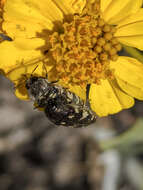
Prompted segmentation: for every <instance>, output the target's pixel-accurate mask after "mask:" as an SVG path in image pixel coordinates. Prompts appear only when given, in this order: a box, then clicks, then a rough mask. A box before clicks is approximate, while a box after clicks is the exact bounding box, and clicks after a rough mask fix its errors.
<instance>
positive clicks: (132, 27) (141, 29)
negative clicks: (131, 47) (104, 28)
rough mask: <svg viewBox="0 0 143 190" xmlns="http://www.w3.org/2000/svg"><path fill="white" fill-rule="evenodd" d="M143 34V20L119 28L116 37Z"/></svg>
mask: <svg viewBox="0 0 143 190" xmlns="http://www.w3.org/2000/svg"><path fill="white" fill-rule="evenodd" d="M139 35H143V20H142V21H139V22H135V23H131V24H127V25H124V26H121V27H119V28H117V32H116V34H115V36H116V37H121V36H125V37H128V36H139Z"/></svg>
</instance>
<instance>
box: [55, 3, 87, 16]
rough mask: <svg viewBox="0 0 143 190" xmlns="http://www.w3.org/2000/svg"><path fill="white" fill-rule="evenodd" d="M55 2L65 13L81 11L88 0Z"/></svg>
mask: <svg viewBox="0 0 143 190" xmlns="http://www.w3.org/2000/svg"><path fill="white" fill-rule="evenodd" d="M53 2H54V3H55V4H56V5H58V7H59V8H60V9H61V10H62V12H63V13H64V14H65V15H68V14H74V13H81V12H82V10H83V8H84V6H85V4H86V0H62V2H61V1H59V0H53Z"/></svg>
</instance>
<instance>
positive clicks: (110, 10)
mask: <svg viewBox="0 0 143 190" xmlns="http://www.w3.org/2000/svg"><path fill="white" fill-rule="evenodd" d="M102 1H105V4H107V2H106V0H102ZM102 1H101V2H102ZM102 4H104V3H103V2H102ZM102 4H101V5H102ZM141 5H142V0H136V1H133V0H124V1H123V0H116V1H114V0H112V1H111V2H110V3H109V2H108V6H106V9H103V10H104V12H103V17H104V19H105V20H106V21H107V22H108V23H109V24H118V22H119V21H121V20H123V19H124V18H126V17H127V16H129V15H130V14H132V13H134V12H136V11H138V9H139V8H140V7H141Z"/></svg>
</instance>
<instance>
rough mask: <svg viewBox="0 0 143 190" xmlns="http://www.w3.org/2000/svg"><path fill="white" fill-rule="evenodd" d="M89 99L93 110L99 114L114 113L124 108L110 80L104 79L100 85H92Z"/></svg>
mask: <svg viewBox="0 0 143 190" xmlns="http://www.w3.org/2000/svg"><path fill="white" fill-rule="evenodd" d="M89 101H90V105H91V108H92V110H93V111H95V112H96V114H97V115H99V116H106V115H108V114H114V113H117V112H119V111H120V110H122V105H121V103H120V102H119V100H118V97H117V96H116V94H115V91H114V89H113V88H112V86H111V84H110V83H109V81H108V80H103V81H102V83H101V84H100V85H97V84H92V85H91V87H90V91H89Z"/></svg>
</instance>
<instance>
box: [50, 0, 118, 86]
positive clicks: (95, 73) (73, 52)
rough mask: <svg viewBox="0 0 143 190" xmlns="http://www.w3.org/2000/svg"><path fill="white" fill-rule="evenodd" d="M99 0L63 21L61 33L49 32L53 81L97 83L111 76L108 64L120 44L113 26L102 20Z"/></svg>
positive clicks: (111, 72)
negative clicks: (54, 74) (52, 61)
mask: <svg viewBox="0 0 143 190" xmlns="http://www.w3.org/2000/svg"><path fill="white" fill-rule="evenodd" d="M99 3H100V2H99V1H98V0H96V1H95V2H94V3H91V2H90V1H89V3H88V4H87V5H86V7H85V9H84V10H83V13H82V14H81V15H74V16H73V19H72V21H71V22H64V23H63V32H62V33H60V32H54V33H53V34H52V35H49V39H48V40H49V43H50V50H49V51H50V55H51V56H52V60H54V63H55V67H54V68H55V70H54V72H56V80H62V81H63V82H64V83H65V84H66V85H68V84H71V85H80V86H86V85H87V84H91V83H95V84H100V82H101V80H102V79H106V78H112V77H113V71H112V70H111V69H110V68H109V63H110V60H112V61H116V60H117V58H118V54H117V52H118V51H120V50H121V45H120V44H119V43H118V41H117V39H116V37H114V33H115V31H116V29H115V27H114V26H110V25H108V24H106V23H105V21H104V20H103V19H102V17H101V14H100V9H99Z"/></svg>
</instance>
